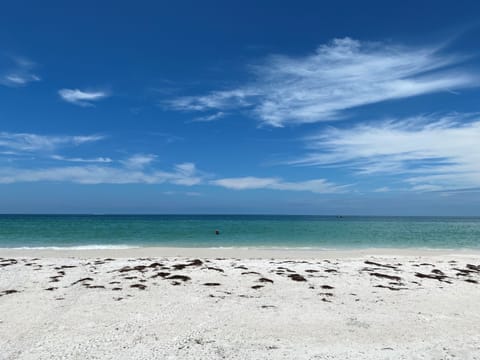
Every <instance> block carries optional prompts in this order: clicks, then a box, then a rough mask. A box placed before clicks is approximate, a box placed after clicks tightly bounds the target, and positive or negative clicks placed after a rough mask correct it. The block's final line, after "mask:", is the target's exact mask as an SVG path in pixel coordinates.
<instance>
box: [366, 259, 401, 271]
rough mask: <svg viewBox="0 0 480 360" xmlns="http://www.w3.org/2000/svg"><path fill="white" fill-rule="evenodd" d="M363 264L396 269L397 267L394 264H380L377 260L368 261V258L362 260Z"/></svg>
mask: <svg viewBox="0 0 480 360" xmlns="http://www.w3.org/2000/svg"><path fill="white" fill-rule="evenodd" d="M363 263H364V264H367V265H374V266H379V267H384V268H389V269H394V270H398V268H397V267H396V266H394V265H389V264H380V263H378V262H374V261H370V260H367V261H364V262H363Z"/></svg>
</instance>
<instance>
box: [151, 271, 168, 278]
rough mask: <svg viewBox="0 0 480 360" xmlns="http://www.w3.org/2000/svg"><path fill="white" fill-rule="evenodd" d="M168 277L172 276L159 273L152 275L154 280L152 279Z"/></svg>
mask: <svg viewBox="0 0 480 360" xmlns="http://www.w3.org/2000/svg"><path fill="white" fill-rule="evenodd" d="M168 275H170V273H169V272H158V273H156V274H154V275H152V276H151V278H152V279H154V278H157V277H162V278H164V277H167V276H168Z"/></svg>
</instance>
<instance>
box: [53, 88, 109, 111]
mask: <svg viewBox="0 0 480 360" xmlns="http://www.w3.org/2000/svg"><path fill="white" fill-rule="evenodd" d="M58 95H60V97H61V98H62V99H63V100H64V101H66V102H68V103H70V104H74V105H77V106H82V107H89V106H94V104H93V103H94V102H95V101H99V100H101V99H104V98H106V97H108V96H109V93H107V92H105V91H84V90H79V89H61V90H59V91H58Z"/></svg>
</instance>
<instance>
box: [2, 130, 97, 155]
mask: <svg viewBox="0 0 480 360" xmlns="http://www.w3.org/2000/svg"><path fill="white" fill-rule="evenodd" d="M102 139H104V136H102V135H86V136H49V135H38V134H30V133H10V132H0V150H7V151H18V152H36V151H53V150H55V149H57V148H59V147H62V146H77V145H81V144H85V143H90V142H95V141H99V140H102Z"/></svg>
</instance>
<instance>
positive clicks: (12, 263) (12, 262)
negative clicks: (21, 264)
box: [0, 259, 18, 267]
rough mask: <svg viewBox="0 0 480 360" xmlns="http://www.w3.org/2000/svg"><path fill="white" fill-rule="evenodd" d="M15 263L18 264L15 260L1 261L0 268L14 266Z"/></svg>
mask: <svg viewBox="0 0 480 360" xmlns="http://www.w3.org/2000/svg"><path fill="white" fill-rule="evenodd" d="M17 263H18V261H17V260H15V259H3V260H0V267H6V266H10V265H15V264H17Z"/></svg>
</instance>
